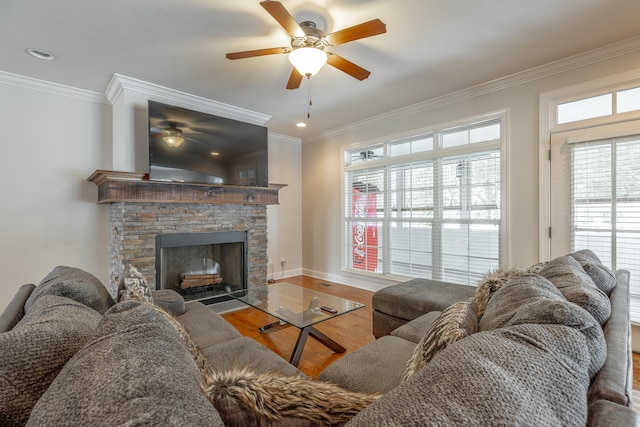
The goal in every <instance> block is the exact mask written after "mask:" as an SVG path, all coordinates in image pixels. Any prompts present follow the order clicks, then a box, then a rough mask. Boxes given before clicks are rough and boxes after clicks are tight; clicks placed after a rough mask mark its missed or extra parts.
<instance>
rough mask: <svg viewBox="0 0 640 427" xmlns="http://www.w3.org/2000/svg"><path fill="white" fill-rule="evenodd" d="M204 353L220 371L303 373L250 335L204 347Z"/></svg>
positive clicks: (293, 374)
mask: <svg viewBox="0 0 640 427" xmlns="http://www.w3.org/2000/svg"><path fill="white" fill-rule="evenodd" d="M202 353H203V354H204V357H205V358H206V359H207V361H208V362H209V364H210V365H211V367H212V368H213V369H214V370H216V371H218V372H227V371H232V370H235V369H239V368H246V369H250V370H252V371H253V372H257V373H265V372H275V373H278V374H280V375H290V376H295V375H302V373H301V372H300V371H299V370H298V368H296V367H295V366H293V365H292V364H290V363H288V362H287V361H286V360H284V359H283V358H282V357H280V356H279V355H277V354H276V353H274V352H273V351H271V350H269V349H268V348H267V347H265V346H263V345H262V344H260V343H258V342H257V341H255V340H253V339H251V338H249V337H243V336H241V337H240V338H234V339H231V340H229V341H225V342H221V343H220V344H217V345H215V346H210V347H206V348H203V349H202Z"/></svg>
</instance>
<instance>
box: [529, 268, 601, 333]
mask: <svg viewBox="0 0 640 427" xmlns="http://www.w3.org/2000/svg"><path fill="white" fill-rule="evenodd" d="M539 274H540V275H541V276H543V277H546V278H547V279H548V280H549V281H550V282H551V283H553V284H554V285H555V286H556V288H558V289H559V290H560V292H561V293H562V295H563V296H564V297H565V298H566V299H567V300H568V301H571V302H572V303H575V304H578V305H579V306H580V307H582V308H584V309H585V310H587V311H588V312H589V313H590V314H591V315H592V316H593V317H594V318H595V319H596V320H597V321H598V323H600V326H602V325H604V324H605V323H606V321H607V320H608V319H609V316H610V315H611V302H610V301H609V297H608V296H607V295H606V294H605V293H604V292H603V291H601V290H600V289H598V287H597V286H596V285H595V283H593V280H591V277H589V275H588V274H587V273H585V271H584V269H583V268H582V267H581V266H580V263H578V261H576V260H575V259H574V258H573V257H571V256H568V255H567V256H563V257H560V258H556V259H554V260H552V261H549V263H548V264H547V265H546V266H545V267H544V268H543V269H542V270H540V273H539Z"/></svg>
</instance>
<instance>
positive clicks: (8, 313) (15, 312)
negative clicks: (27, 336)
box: [0, 284, 36, 332]
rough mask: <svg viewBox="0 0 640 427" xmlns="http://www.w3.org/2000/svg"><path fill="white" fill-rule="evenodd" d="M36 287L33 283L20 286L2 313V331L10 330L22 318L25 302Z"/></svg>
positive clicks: (0, 323)
mask: <svg viewBox="0 0 640 427" xmlns="http://www.w3.org/2000/svg"><path fill="white" fill-rule="evenodd" d="M35 288H36V287H35V285H33V284H28V285H22V286H20V288H19V289H18V292H16V293H15V295H14V296H13V298H11V302H9V305H8V306H7V307H6V308H5V309H4V311H3V312H2V314H0V332H7V331H10V330H11V329H13V327H14V326H16V324H17V323H18V322H19V321H20V319H22V316H24V303H25V301H27V298H29V295H31V292H33V290H34V289H35Z"/></svg>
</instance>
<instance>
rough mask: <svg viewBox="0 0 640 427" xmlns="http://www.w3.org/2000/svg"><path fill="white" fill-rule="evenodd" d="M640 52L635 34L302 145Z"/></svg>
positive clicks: (400, 109)
mask: <svg viewBox="0 0 640 427" xmlns="http://www.w3.org/2000/svg"><path fill="white" fill-rule="evenodd" d="M637 51H640V36H638V37H632V38H630V39H627V40H624V41H622V42H619V43H615V44H612V45H608V46H605V47H601V48H597V49H593V50H590V51H587V52H583V53H580V54H577V55H573V56H569V57H567V58H563V59H560V60H558V61H553V62H550V63H547V64H544V65H540V66H537V67H533V68H530V69H527V70H524V71H520V72H517V73H514V74H510V75H508V76H505V77H500V78H498V79H495V80H491V81H488V82H485V83H480V84H478V85H475V86H471V87H468V88H465V89H461V90H459V91H455V92H451V93H448V94H446V95H442V96H439V97H436V98H432V99H429V100H426V101H423V102H419V103H417V104H413V105H410V106H407V107H403V108H399V109H397V110H393V111H389V112H387V113H382V114H379V115H377V116H373V117H369V118H366V119H364V120H360V121H357V122H353V123H350V124H347V125H344V126H340V127H337V128H335V129H332V130H329V131H326V132H323V133H321V134H319V135H316V136H313V137H310V138H304V139H303V140H302V144H311V143H314V142H318V141H322V140H324V139H327V138H333V137H336V136H339V135H343V134H345V133H348V132H354V131H357V130H360V129H364V128H367V127H370V126H372V125H374V124H380V123H381V122H389V121H392V120H397V119H398V118H400V117H405V116H408V115H412V114H419V113H424V112H425V111H429V110H433V109H435V108H439V107H443V106H445V105H448V104H453V103H456V102H460V101H465V100H467V99H471V98H474V97H477V96H481V95H485V94H488V93H491V92H496V91H499V90H503V89H507V88H509V87H513V86H517V85H521V84H524V83H528V82H531V81H534V80H539V79H542V78H545V77H549V76H553V75H555V74H560V73H563V72H566V71H570V70H574V69H576V68H580V67H584V66H587V65H590V64H594V63H597V62H601V61H606V60H609V59H612V58H616V57H619V56H622V55H626V54H629V53H634V52H637Z"/></svg>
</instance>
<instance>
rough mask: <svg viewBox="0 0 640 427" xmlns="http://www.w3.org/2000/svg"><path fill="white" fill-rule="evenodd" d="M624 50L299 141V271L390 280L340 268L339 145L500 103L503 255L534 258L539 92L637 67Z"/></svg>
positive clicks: (366, 281)
mask: <svg viewBox="0 0 640 427" xmlns="http://www.w3.org/2000/svg"><path fill="white" fill-rule="evenodd" d="M628 52H629V51H628V50H627V51H621V52H619V53H617V54H611V52H603V54H602V59H598V60H597V61H595V60H593V55H590V56H588V57H585V58H578V57H574V58H570V59H569V60H567V62H566V63H556V64H551V65H550V66H548V67H541V68H539V69H535V70H530V71H529V72H526V73H521V74H519V75H514V76H510V77H509V78H505V79H503V80H501V81H496V82H490V83H488V84H486V85H481V86H478V87H475V88H470V89H468V90H466V91H461V92H458V93H455V94H450V95H448V96H445V97H442V98H440V99H436V100H429V101H425V102H424V103H422V104H420V105H415V106H411V107H407V108H405V109H403V110H399V111H394V112H391V113H388V114H386V115H381V116H378V117H374V118H370V119H368V120H365V121H362V122H359V123H353V124H351V125H349V126H345V127H344V128H341V129H336V130H334V131H332V132H330V133H328V134H326V135H324V136H323V137H321V138H314V139H312V140H310V141H308V140H304V141H303V146H302V168H303V171H304V176H303V192H302V194H303V198H302V218H303V223H302V227H303V245H302V247H303V272H304V273H305V274H308V275H312V276H315V277H319V278H324V279H326V280H333V281H336V282H340V283H346V284H351V285H355V286H361V287H363V288H366V289H371V290H376V289H379V288H381V287H383V286H386V285H389V284H390V283H393V282H392V281H390V280H381V279H379V278H376V277H371V276H367V275H364V274H357V273H350V272H345V271H343V270H342V261H341V253H342V251H341V245H342V239H343V238H342V234H343V224H342V223H341V209H342V204H341V197H342V196H341V195H342V190H341V185H342V176H341V175H342V171H341V165H342V161H343V160H342V149H343V147H345V146H348V145H351V144H355V143H362V142H367V141H374V140H380V139H381V138H385V137H393V136H395V135H398V134H406V133H407V132H408V131H410V130H412V129H420V128H425V127H429V126H438V125H441V124H446V123H450V122H453V121H457V120H460V119H464V118H466V117H472V116H477V115H481V114H485V113H488V112H493V111H498V110H504V109H507V110H508V114H509V117H510V119H509V123H508V126H509V131H508V133H509V135H508V138H509V152H508V161H509V162H510V166H511V168H510V172H509V175H508V176H507V180H508V182H509V194H508V196H507V209H508V211H509V213H510V220H511V223H510V228H509V229H508V230H507V233H506V235H507V238H508V239H509V245H510V248H511V251H510V254H508V255H509V256H508V257H507V258H508V259H510V260H511V262H510V264H511V265H512V266H527V265H531V264H534V263H536V262H538V261H539V260H538V258H539V243H540V242H539V231H538V216H539V209H538V203H539V202H538V201H539V199H538V143H539V139H538V126H539V120H538V102H539V94H540V93H541V92H544V91H548V90H552V89H557V88H562V87H566V86H569V85H573V84H575V83H578V82H581V81H588V80H593V79H596V78H601V77H604V76H608V75H611V74H617V73H621V72H625V71H629V70H633V69H635V68H638V66H640V52H638V49H635V50H633V51H632V52H631V53H628ZM425 84H431V83H430V82H425ZM436 84H437V83H436Z"/></svg>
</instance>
